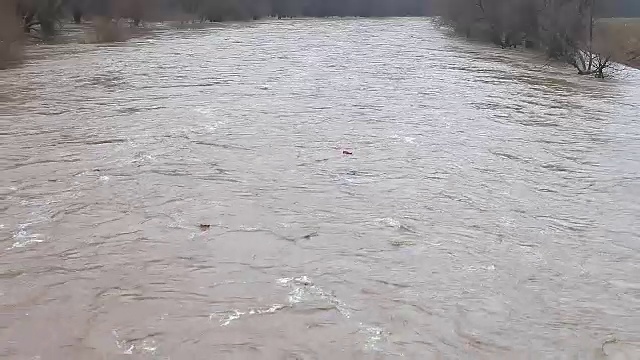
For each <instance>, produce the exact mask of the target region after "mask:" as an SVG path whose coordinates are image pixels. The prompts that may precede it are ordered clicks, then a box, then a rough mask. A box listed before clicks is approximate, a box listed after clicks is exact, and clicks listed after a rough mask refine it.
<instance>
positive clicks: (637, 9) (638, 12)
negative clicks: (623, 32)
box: [608, 0, 640, 17]
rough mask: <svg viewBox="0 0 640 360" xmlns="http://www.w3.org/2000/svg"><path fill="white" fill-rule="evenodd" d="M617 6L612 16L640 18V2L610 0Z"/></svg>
mask: <svg viewBox="0 0 640 360" xmlns="http://www.w3.org/2000/svg"><path fill="white" fill-rule="evenodd" d="M608 1H612V2H614V3H616V4H615V6H614V10H613V13H612V14H611V15H612V16H619V17H640V0H608Z"/></svg>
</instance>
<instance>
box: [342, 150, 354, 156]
mask: <svg viewBox="0 0 640 360" xmlns="http://www.w3.org/2000/svg"><path fill="white" fill-rule="evenodd" d="M342 155H353V152H351V151H348V150H342Z"/></svg>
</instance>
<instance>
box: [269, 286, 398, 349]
mask: <svg viewBox="0 0 640 360" xmlns="http://www.w3.org/2000/svg"><path fill="white" fill-rule="evenodd" d="M276 282H277V283H278V284H280V285H281V286H285V287H290V288H291V291H290V292H289V304H290V305H289V306H291V307H293V306H295V305H296V304H298V303H302V302H304V301H305V300H314V299H315V300H317V299H322V300H324V301H326V302H327V303H329V304H331V305H333V306H334V307H335V309H336V311H338V313H340V314H341V315H342V316H344V317H345V318H347V319H351V318H352V317H353V315H352V313H351V310H350V308H349V307H348V306H347V304H346V303H344V302H343V301H342V300H340V299H339V298H338V297H336V296H335V295H334V294H333V292H330V291H327V290H324V289H322V288H321V287H319V286H317V285H315V284H314V283H313V281H312V280H311V279H310V278H309V277H307V276H306V275H303V276H299V277H286V278H280V279H277V280H276ZM358 328H359V330H358V332H359V333H361V334H363V335H365V336H366V341H365V345H364V348H365V350H367V351H375V352H382V351H384V350H383V349H382V348H381V344H382V343H384V342H386V341H387V337H388V335H389V334H388V332H386V331H385V330H384V329H383V328H381V327H378V326H371V325H367V324H365V323H358Z"/></svg>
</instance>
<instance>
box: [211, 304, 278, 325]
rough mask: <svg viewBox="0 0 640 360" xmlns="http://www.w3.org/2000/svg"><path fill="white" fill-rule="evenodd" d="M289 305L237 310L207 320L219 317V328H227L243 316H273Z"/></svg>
mask: <svg viewBox="0 0 640 360" xmlns="http://www.w3.org/2000/svg"><path fill="white" fill-rule="evenodd" d="M289 306H290V305H283V304H273V305H271V306H269V307H260V308H250V309H249V310H247V311H240V310H238V309H234V310H231V311H227V312H224V313H222V314H216V313H213V314H210V315H209V320H212V319H213V317H214V316H216V315H221V316H222V318H221V319H220V326H228V325H229V324H231V322H232V321H235V320H238V319H240V318H241V317H243V316H245V315H265V314H273V313H275V312H277V311H279V310H282V309H284V308H287V307H289Z"/></svg>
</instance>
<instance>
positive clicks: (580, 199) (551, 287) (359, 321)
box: [0, 19, 640, 360]
mask: <svg viewBox="0 0 640 360" xmlns="http://www.w3.org/2000/svg"><path fill="white" fill-rule="evenodd" d="M27 53H28V58H27V60H26V62H25V64H24V65H23V66H21V67H19V68H15V69H12V70H8V71H3V72H0V126H1V128H0V170H1V176H0V209H1V210H2V212H1V218H0V356H1V357H3V358H7V359H43V360H44V359H396V358H397V359H400V358H407V359H605V358H616V359H638V357H639V356H640V352H639V349H640V200H639V199H640V123H639V121H640V72H637V71H631V70H627V71H622V72H620V73H617V74H616V77H615V78H613V79H609V80H606V81H597V80H595V79H588V78H581V77H578V76H576V75H575V74H574V72H573V71H572V70H571V69H568V68H566V67H563V66H557V65H554V64H547V63H545V61H544V59H542V58H540V57H538V56H536V55H535V54H530V53H526V52H523V51H521V50H510V51H505V50H500V49H495V48H492V47H490V46H485V45H483V44H477V43H473V42H467V41H465V40H462V39H456V38H452V37H450V36H448V35H447V34H446V33H445V32H443V31H441V30H439V29H436V28H434V26H433V25H432V24H431V22H429V21H428V20H425V19H387V20H364V19H352V20H338V19H334V20H293V21H265V22H253V23H247V24H225V25H222V26H215V27H198V28H195V29H175V28H171V27H169V26H160V25H155V26H154V27H153V28H152V29H151V30H149V31H147V32H145V33H144V34H141V35H139V36H136V37H134V38H132V39H130V40H129V41H127V42H124V43H118V44H111V45H97V44H77V43H67V44H56V45H41V46H31V47H30V48H29V49H28V52H27ZM344 151H347V152H351V153H352V155H349V154H345V153H344ZM201 225H210V226H209V227H207V226H201Z"/></svg>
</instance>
